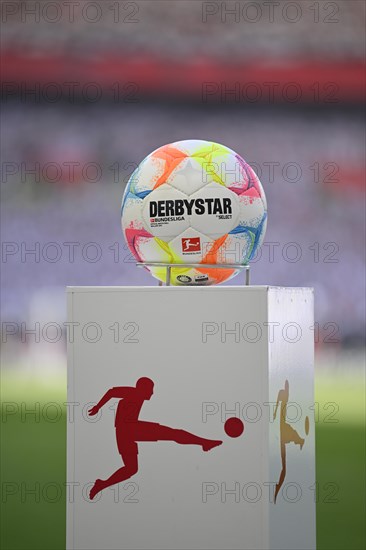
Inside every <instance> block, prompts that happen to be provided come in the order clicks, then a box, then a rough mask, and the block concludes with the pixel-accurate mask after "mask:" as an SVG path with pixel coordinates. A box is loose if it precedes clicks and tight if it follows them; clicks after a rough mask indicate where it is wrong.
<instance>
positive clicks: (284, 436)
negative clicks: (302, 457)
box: [273, 380, 305, 502]
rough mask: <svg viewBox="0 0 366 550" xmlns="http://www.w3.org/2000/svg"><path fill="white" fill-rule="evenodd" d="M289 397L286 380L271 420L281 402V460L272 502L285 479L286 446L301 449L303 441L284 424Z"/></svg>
mask: <svg viewBox="0 0 366 550" xmlns="http://www.w3.org/2000/svg"><path fill="white" fill-rule="evenodd" d="M288 396H289V383H288V380H286V381H285V387H284V388H283V389H282V390H280V391H279V392H278V396H277V403H276V407H275V410H274V413H273V420H275V419H276V415H277V409H278V405H279V402H280V401H281V412H280V440H281V460H282V470H281V474H280V478H279V480H278V483H277V484H276V490H275V495H274V501H275V502H276V500H277V495H278V493H279V492H280V489H281V487H282V485H283V482H284V481H285V477H286V445H287V444H288V443H295V445H300V449H302V447H303V445H304V442H305V439H302V438H301V437H300V436H299V434H298V433H297V431H296V430H294V429H293V427H292V426H290V424H288V423H287V422H286V414H287V413H286V408H287V403H288Z"/></svg>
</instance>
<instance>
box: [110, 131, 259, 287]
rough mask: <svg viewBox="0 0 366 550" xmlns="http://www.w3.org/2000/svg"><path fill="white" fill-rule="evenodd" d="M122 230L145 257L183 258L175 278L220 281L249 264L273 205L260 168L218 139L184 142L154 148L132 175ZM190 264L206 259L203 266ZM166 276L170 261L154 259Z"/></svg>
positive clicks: (177, 281) (156, 271)
mask: <svg viewBox="0 0 366 550" xmlns="http://www.w3.org/2000/svg"><path fill="white" fill-rule="evenodd" d="M121 216H122V230H123V233H124V236H125V239H126V241H127V244H128V247H129V249H130V250H131V252H132V254H133V256H134V257H135V258H136V260H137V261H138V262H146V263H147V264H149V262H152V263H157V264H162V263H171V264H180V266H179V267H174V268H173V269H172V270H171V284H173V285H212V284H218V283H222V282H224V281H227V280H228V279H231V278H232V277H234V276H235V275H237V273H239V270H238V269H235V268H232V267H228V268H225V267H224V268H215V267H205V264H240V265H246V264H248V263H249V261H250V260H251V258H252V257H253V255H254V254H255V251H256V249H257V247H258V246H259V245H260V244H261V242H262V240H263V237H264V233H265V230H266V221H267V204H266V198H265V195H264V191H263V188H262V186H261V183H260V181H259V179H258V177H257V175H256V174H255V172H254V171H253V169H252V168H251V167H250V166H249V165H248V164H247V163H246V162H245V160H244V159H242V158H241V157H240V156H239V155H238V154H237V153H235V151H232V150H231V149H229V148H227V147H225V146H224V145H220V144H218V143H213V142H211V141H202V140H186V141H177V142H175V143H170V144H168V145H164V146H163V147H159V149H156V150H155V151H153V152H152V153H151V154H150V155H148V156H147V157H146V158H145V159H144V160H143V161H142V162H141V164H140V165H139V166H138V167H137V168H136V170H135V171H134V172H133V174H132V176H131V177H130V179H129V181H128V184H127V187H126V190H125V193H124V196H123V201H122V213H121ZM184 264H200V265H199V266H198V267H190V266H185V265H184ZM146 267H147V269H148V270H149V271H150V272H151V274H152V275H153V276H154V277H156V278H157V279H160V280H161V281H164V282H165V280H166V268H165V267H164V266H160V265H153V266H149V265H147V266H146Z"/></svg>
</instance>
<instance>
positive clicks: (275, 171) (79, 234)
mask: <svg viewBox="0 0 366 550" xmlns="http://www.w3.org/2000/svg"><path fill="white" fill-rule="evenodd" d="M1 10H2V13H1V17H2V35H1V46H2V54H1V66H2V87H1V113H2V116H1V121H2V140H1V158H2V164H1V167H2V178H1V186H2V201H1V209H2V210H1V213H2V216H1V231H2V265H1V268H2V277H1V294H2V342H1V358H2V361H1V362H2V384H1V392H2V400H3V413H4V412H5V414H4V415H3V422H2V425H1V426H2V431H1V437H2V445H1V453H2V457H1V458H2V460H1V469H2V489H3V490H4V487H5V493H3V498H2V514H1V538H2V547H3V548H4V549H14V550H15V549H31V548H32V549H33V548H34V549H43V548H44V549H51V548H52V549H53V548H63V547H64V545H65V536H64V530H65V499H66V490H65V486H64V483H65V429H66V420H65V406H64V403H65V400H66V378H65V367H66V357H65V350H66V346H65V331H64V330H63V334H62V337H61V338H60V339H59V340H58V341H57V342H55V343H50V342H46V341H45V338H43V337H42V334H41V337H40V341H39V342H36V341H35V336H34V335H32V334H29V335H28V336H27V337H25V335H24V330H23V332H22V330H21V328H22V323H23V324H24V325H23V329H31V328H34V327H35V323H37V322H38V323H40V327H41V329H42V327H44V326H45V325H46V324H47V323H49V322H53V323H57V324H59V325H60V327H63V323H64V321H65V320H66V312H65V295H64V289H65V286H66V285H124V284H127V285H128V284H136V285H154V284H156V282H155V281H154V279H152V278H151V277H150V276H149V275H148V274H146V273H145V272H143V271H141V270H137V269H136V267H135V266H134V263H133V261H132V260H131V258H130V257H129V255H128V254H127V251H126V249H125V247H124V243H123V241H122V235H121V231H120V226H119V209H120V200H121V197H122V193H123V189H124V186H125V184H126V182H127V180H128V177H129V175H130V174H131V173H132V171H133V169H134V168H135V166H136V165H137V164H138V163H139V162H140V161H141V160H142V159H143V158H144V156H145V155H147V154H148V153H150V152H151V151H152V150H153V149H155V148H157V147H158V146H160V145H162V144H164V143H168V142H171V141H176V140H180V139H189V138H199V139H208V140H212V141H217V142H221V143H224V144H225V145H228V146H229V147H231V148H233V149H234V150H236V151H238V153H239V154H241V155H243V157H244V158H245V159H246V160H248V161H249V162H250V163H251V164H252V165H253V167H254V169H255V170H256V171H257V173H258V175H259V176H260V178H261V181H262V183H263V186H264V188H265V191H266V194H267V198H268V204H269V224H268V229H267V235H266V242H265V245H264V246H263V247H262V253H261V255H259V256H258V257H257V258H256V260H255V262H253V267H252V275H251V278H252V283H253V284H271V285H286V286H313V287H314V288H315V296H316V323H317V324H316V328H315V340H316V369H317V371H316V372H317V375H316V376H317V378H316V401H317V402H318V403H319V421H318V423H317V476H318V483H319V502H318V509H317V515H318V518H317V519H318V547H319V548H321V549H345V548H347V549H361V548H364V547H365V515H366V514H365V470H364V462H365V437H364V436H365V431H364V421H365V394H364V389H365V386H364V375H365V371H364V367H365V364H364V337H365V288H364V283H365V270H364V260H365V253H364V234H365V130H364V120H363V115H364V108H363V101H364V93H365V79H364V61H365V58H364V55H365V54H364V52H365V34H364V22H365V4H364V2H363V1H353V0H348V1H335V2H323V1H320V2H308V1H307V0H302V1H301V2H285V1H281V2H270V1H267V2H266V1H258V0H257V1H256V2H200V1H192V2H191V1H185V0H181V1H170V2H165V1H156V0H155V1H138V2H122V1H121V2H109V1H105V2H85V1H80V0H79V2H77V3H76V2H70V3H66V2H47V1H44V2H30V1H27V2H17V1H14V2H3V3H2V5H1ZM70 10H71V11H70ZM230 10H231V11H230ZM72 243H73V244H72ZM32 251H33V253H32ZM232 284H238V279H234V280H233V281H232ZM12 333H13V334H12ZM53 337H54V336H53V335H52V331H51V332H50V336H49V339H51V338H53ZM36 402H39V403H40V409H39V410H40V411H42V406H43V405H44V404H45V403H50V402H55V403H57V404H59V407H60V409H59V410H60V414H59V415H56V417H55V421H54V422H52V421H50V420H49V418H46V417H45V415H43V414H41V413H40V414H38V413H36V415H31V414H25V413H26V407H30V408H31V407H33V408H34V407H35V403H36ZM329 403H335V404H336V407H337V414H336V416H335V419H336V420H337V422H327V411H328V412H329V410H328V409H329ZM22 404H23V405H22ZM42 404H43V405H42ZM327 407H328V409H327ZM37 414H38V416H37ZM9 483H10V484H11V483H13V484H14V483H16V484H17V485H9ZM22 483H23V486H21V484H22ZM37 483H39V484H40V485H39V487H40V488H41V489H40V491H41V492H40V498H39V499H38V497H37V490H36V494H34V495H33V496H32V495H28V496H27V495H24V494H23V493H24V491H26V490H28V489H30V488H32V487H36V485H35V484H37ZM49 483H54V484H56V485H57V486H58V487H61V488H62V491H61V493H59V492H58V491H57V489H55V491H56V492H55V493H52V495H51V493H50V495H49V496H48V497H47V498H44V495H43V497H42V487H45V486H46V485H47V484H49ZM329 483H335V484H337V492H336V495H335V497H334V499H333V500H334V502H333V501H332V502H329V499H327V498H326V494H327V484H329ZM4 484H5V485H4ZM6 484H7V485H6ZM328 488H329V486H328ZM23 489H24V490H23ZM12 492H13V493H12ZM51 492H52V491H51ZM328 492H329V491H328ZM331 500H332V499H331Z"/></svg>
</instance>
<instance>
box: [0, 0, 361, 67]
mask: <svg viewBox="0 0 366 550" xmlns="http://www.w3.org/2000/svg"><path fill="white" fill-rule="evenodd" d="M4 4H8V5H10V7H8V8H6V7H5V6H3V22H5V23H6V24H5V25H3V30H2V44H3V48H4V49H5V51H9V50H10V51H12V52H16V51H18V52H23V51H24V52H26V53H28V54H29V53H30V54H32V53H33V54H34V55H42V54H45V55H48V54H49V52H50V50H52V53H53V54H54V55H67V56H68V55H73V56H85V57H86V58H88V57H91V56H93V55H94V54H95V53H96V54H97V55H98V57H99V56H103V55H105V54H110V53H112V52H114V53H123V56H124V57H126V58H128V57H129V56H144V55H148V56H157V57H159V58H162V57H163V58H167V59H175V60H181V59H183V60H184V59H189V58H192V59H200V58H202V57H203V58H205V57H214V58H216V59H220V58H221V59H223V60H225V61H226V62H227V63H230V62H232V61H235V60H236V59H239V60H241V61H243V60H245V61H248V60H249V61H255V60H256V59H257V58H261V59H266V60H267V61H270V60H271V59H274V58H276V59H278V58H282V59H284V60H287V59H291V58H292V59H304V58H310V59H311V58H313V59H316V60H319V59H322V58H325V59H337V60H347V61H349V60H359V59H362V58H363V47H364V16H365V4H364V2H362V1H358V0H337V1H336V2H322V1H320V2H314V1H313V0H301V1H297V2H287V1H283V0H282V1H281V2H272V1H271V0H269V1H268V0H256V1H255V2H248V1H245V0H241V1H232V0H228V1H226V2H215V1H214V2H205V1H203V2H199V1H197V0H184V1H182V0H174V1H165V0H154V1H153V2H152V1H151V0H136V1H129V2H125V1H117V2H112V1H111V2H109V1H99V2H89V1H87V0H79V1H78V2H60V3H59V6H58V7H57V3H56V2H47V1H43V2H33V1H31V0H27V1H26V2H25V1H22V2H17V1H14V2H5V3H4ZM55 4H56V7H55ZM215 35H216V36H217V37H218V39H217V40H215V39H213V37H215ZM244 40H245V47H243V43H244Z"/></svg>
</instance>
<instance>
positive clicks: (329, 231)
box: [1, 105, 365, 342]
mask: <svg viewBox="0 0 366 550" xmlns="http://www.w3.org/2000/svg"><path fill="white" fill-rule="evenodd" d="M90 109H91V107H89V108H87V107H85V108H84V109H83V108H78V107H76V106H63V107H58V108H57V109H54V108H52V107H50V106H48V107H46V106H45V107H42V108H39V107H34V106H33V107H32V106H26V105H23V106H19V105H9V106H8V108H7V110H6V112H4V115H3V131H4V133H5V135H6V136H7V139H6V142H3V145H2V151H1V153H2V158H3V166H5V168H6V171H5V172H4V168H3V208H4V210H3V216H2V224H3V229H2V236H3V241H5V242H6V243H15V245H14V246H15V248H14V247H13V248H12V246H13V245H9V246H10V248H8V249H6V251H7V254H6V257H5V263H3V289H2V290H3V317H4V318H5V319H10V320H16V321H20V320H22V319H26V318H29V315H30V309H29V307H30V303H33V304H34V301H37V293H39V292H40V291H42V293H43V294H44V289H49V292H50V296H53V295H54V296H55V299H54V300H53V299H51V300H46V301H47V302H48V304H49V307H50V313H49V315H50V316H51V318H52V316H54V317H56V318H62V317H63V316H64V315H65V312H64V309H63V308H64V304H63V299H62V298H60V299H56V294H57V293H59V296H62V295H63V292H64V287H65V285H119V284H147V285H154V284H156V281H155V280H154V279H153V278H151V277H150V275H149V274H147V273H145V272H144V271H141V270H139V269H137V268H136V267H135V265H134V263H133V259H132V258H130V257H129V255H128V253H127V250H126V248H124V242H123V238H122V233H121V231H120V213H119V210H120V201H121V197H122V193H123V189H124V186H125V183H126V182H127V180H128V176H129V174H130V173H131V172H132V171H133V169H134V167H135V166H136V165H137V164H138V163H139V162H140V161H141V160H142V159H143V158H144V156H146V155H147V154H148V153H149V152H151V151H152V150H153V149H155V148H156V147H158V146H160V145H162V144H164V143H168V142H171V141H175V140H180V139H189V138H201V139H208V140H213V141H217V142H221V143H224V144H225V145H227V146H229V147H231V148H233V149H234V150H236V151H237V152H238V153H239V154H241V155H242V156H243V157H244V158H245V159H246V160H248V162H250V163H252V165H253V167H254V168H255V169H256V171H257V173H258V174H259V175H260V178H261V180H262V183H263V186H264V188H265V192H266V195H267V199H268V216H269V222H268V229H267V234H266V239H265V244H264V246H263V247H262V254H261V257H258V258H257V259H256V261H254V262H253V265H252V283H253V284H269V285H281V286H282V285H286V286H314V287H315V292H316V320H317V322H319V324H320V325H319V328H320V329H322V327H324V326H325V333H327V332H328V333H331V328H329V325H327V326H326V324H327V323H335V324H336V325H337V326H339V330H338V332H337V338H338V339H339V340H340V341H343V342H346V341H347V340H352V341H354V340H357V339H360V338H362V334H363V333H364V329H365V318H364V303H363V298H362V292H363V290H362V288H363V277H364V267H363V261H364V252H363V244H362V243H363V238H364V198H365V195H364V189H363V187H362V183H363V178H364V171H363V155H364V149H363V147H364V141H363V126H362V121H361V120H360V118H359V116H358V115H357V113H356V114H352V112H344V113H342V112H341V111H340V112H332V113H328V114H327V115H319V113H318V112H317V111H314V112H313V113H307V114H306V115H305V114H301V111H300V112H298V113H297V114H293V115H292V116H291V117H288V116H285V115H284V113H283V112H282V110H278V111H277V110H275V111H271V112H266V111H261V110H257V111H256V112H255V113H254V112H251V111H249V110H239V111H238V110H236V109H230V108H226V109H225V108H221V109H217V108H216V109H213V110H212V111H207V110H206V111H201V110H199V109H198V108H197V107H196V106H191V107H190V106H180V107H179V108H177V107H176V106H158V105H155V106H154V105H150V106H147V105H145V106H141V105H140V106H139V107H138V108H137V107H136V106H135V105H130V106H124V107H123V110H121V111H120V112H118V111H116V109H115V107H114V106H113V105H99V106H98V107H96V106H94V107H93V108H92V110H90ZM4 163H5V164H4ZM22 163H23V165H22ZM72 163H74V166H75V167H76V168H75V170H74V171H73V172H72V171H70V166H71V165H72ZM46 165H47V166H48V168H47V170H46V169H45V166H46ZM86 166H87V167H88V169H87V170H86V169H85V167H86ZM65 167H67V170H66V168H65ZM72 242H76V243H77V244H76V245H75V248H74V253H73V257H72V255H70V250H71V249H70V244H67V243H72ZM37 243H38V244H37ZM49 243H56V245H57V246H52V245H49ZM65 243H66V244H65ZM88 243H96V246H95V247H93V245H92V246H91V247H89V248H88ZM293 243H295V244H293ZM3 246H4V245H3ZM37 247H38V248H37ZM85 247H86V251H85V250H84V248H85ZM28 250H29V251H32V250H33V251H35V252H33V253H32V252H30V253H29V254H27V251H28ZM98 251H99V252H98ZM99 253H100V254H101V256H100V258H97V259H95V258H96V257H97V256H98V254H99ZM3 255H4V249H3ZM3 261H4V256H3ZM239 279H240V276H238V277H237V278H235V279H233V280H232V284H238V283H239V284H240V283H241V281H240V280H239ZM52 293H54V294H52ZM43 294H42V295H43ZM52 301H54V304H55V310H54V311H53V310H52V307H51V305H50V303H51V302H52ZM60 308H61V309H62V311H60Z"/></svg>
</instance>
